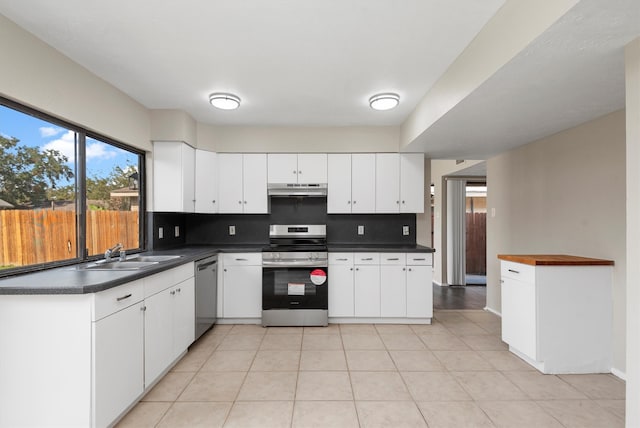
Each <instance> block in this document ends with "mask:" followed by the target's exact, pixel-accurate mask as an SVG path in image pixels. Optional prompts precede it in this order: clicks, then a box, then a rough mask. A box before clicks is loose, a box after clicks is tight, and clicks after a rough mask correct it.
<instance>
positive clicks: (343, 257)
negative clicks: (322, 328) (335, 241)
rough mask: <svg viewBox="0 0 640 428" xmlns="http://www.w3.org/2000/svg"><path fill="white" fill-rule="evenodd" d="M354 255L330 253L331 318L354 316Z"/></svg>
mask: <svg viewBox="0 0 640 428" xmlns="http://www.w3.org/2000/svg"><path fill="white" fill-rule="evenodd" d="M353 273H354V268H353V253H329V275H330V277H329V316H330V317H353V316H354V313H355V312H354V310H355V306H354V278H353Z"/></svg>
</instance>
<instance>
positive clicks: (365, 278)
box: [354, 265, 380, 317]
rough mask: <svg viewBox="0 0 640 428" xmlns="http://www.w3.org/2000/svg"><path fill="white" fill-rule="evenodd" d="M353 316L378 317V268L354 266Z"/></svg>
mask: <svg viewBox="0 0 640 428" xmlns="http://www.w3.org/2000/svg"><path fill="white" fill-rule="evenodd" d="M354 281H355V293H354V295H355V304H354V307H355V316H357V317H379V316H380V266H362V265H360V266H355V275H354Z"/></svg>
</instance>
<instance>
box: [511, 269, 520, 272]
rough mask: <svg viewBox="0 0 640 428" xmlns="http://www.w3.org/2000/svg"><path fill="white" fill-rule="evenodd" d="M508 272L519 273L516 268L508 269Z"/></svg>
mask: <svg viewBox="0 0 640 428" xmlns="http://www.w3.org/2000/svg"><path fill="white" fill-rule="evenodd" d="M509 272H513V273H520V272H518V271H517V270H513V269H509Z"/></svg>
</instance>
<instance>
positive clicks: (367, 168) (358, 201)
mask: <svg viewBox="0 0 640 428" xmlns="http://www.w3.org/2000/svg"><path fill="white" fill-rule="evenodd" d="M351 200H352V202H351V212H352V213H375V212H376V155H375V154H373V153H357V154H353V155H351Z"/></svg>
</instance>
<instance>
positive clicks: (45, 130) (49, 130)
mask: <svg viewBox="0 0 640 428" xmlns="http://www.w3.org/2000/svg"><path fill="white" fill-rule="evenodd" d="M62 131H64V129H60V128H54V127H53V126H43V127H41V128H40V136H41V137H42V138H48V137H54V136H56V135H58V134H60V133H61V132H62Z"/></svg>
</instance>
